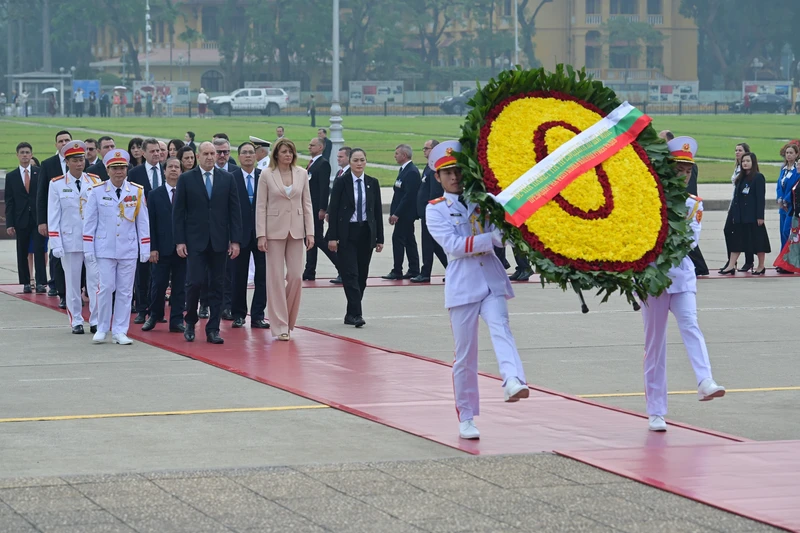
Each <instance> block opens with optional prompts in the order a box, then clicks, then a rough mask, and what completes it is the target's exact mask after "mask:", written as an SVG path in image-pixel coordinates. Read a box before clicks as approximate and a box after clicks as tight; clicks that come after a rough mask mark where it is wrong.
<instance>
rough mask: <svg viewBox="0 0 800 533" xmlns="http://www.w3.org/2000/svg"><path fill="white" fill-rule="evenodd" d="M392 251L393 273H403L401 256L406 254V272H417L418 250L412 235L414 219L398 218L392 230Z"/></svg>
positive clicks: (413, 273) (415, 273)
mask: <svg viewBox="0 0 800 533" xmlns="http://www.w3.org/2000/svg"><path fill="white" fill-rule="evenodd" d="M392 252H393V254H394V273H395V274H397V275H398V276H402V275H403V257H404V256H408V273H409V274H411V275H413V276H416V275H417V274H419V250H417V239H416V237H414V219H412V218H410V217H408V218H400V219H398V220H397V222H396V223H395V225H394V231H393V232H392Z"/></svg>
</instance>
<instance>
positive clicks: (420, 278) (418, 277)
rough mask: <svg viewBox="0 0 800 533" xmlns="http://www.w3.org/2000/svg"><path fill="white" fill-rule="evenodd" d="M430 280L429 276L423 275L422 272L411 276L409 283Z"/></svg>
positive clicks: (428, 281)
mask: <svg viewBox="0 0 800 533" xmlns="http://www.w3.org/2000/svg"><path fill="white" fill-rule="evenodd" d="M430 282H431V278H430V276H423V275H422V274H420V275H419V276H414V277H413V278H411V283H430Z"/></svg>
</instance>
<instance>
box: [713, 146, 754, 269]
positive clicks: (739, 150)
mask: <svg viewBox="0 0 800 533" xmlns="http://www.w3.org/2000/svg"><path fill="white" fill-rule="evenodd" d="M749 151H750V145H749V144H747V143H739V144H737V145H736V148H735V150H734V156H735V157H736V160H735V162H734V164H733V174H731V184H732V185H733V186H734V187H733V188H734V194H735V193H736V185H735V184H736V176H738V175H739V172H741V171H742V166H741V162H742V156H743V155H744V154H746V153H748V152H749ZM732 206H733V198H731V204H730V205H729V206H728V218H726V219H725V228H724V229H723V230H722V231H723V234H724V235H725V236H726V237H725V243H726V245H727V242H728V238H727V235H728V234H729V233H730V232H731V231H733V222H731V207H732ZM727 252H728V255H727V257H730V256H731V249H730V248H728V249H727ZM744 261H745V263H744V266H743V267H742V268H741V269H740V270H739V272H747V271H748V270H750V269H752V268H753V254H751V253H745V254H744ZM728 266H729V264H728V263H725V266H724V267H722V268H720V269H719V272H720V273H722V271H723V270H727V269H728ZM733 266H734V268H735V267H736V266H737V265H736V264H734V265H733Z"/></svg>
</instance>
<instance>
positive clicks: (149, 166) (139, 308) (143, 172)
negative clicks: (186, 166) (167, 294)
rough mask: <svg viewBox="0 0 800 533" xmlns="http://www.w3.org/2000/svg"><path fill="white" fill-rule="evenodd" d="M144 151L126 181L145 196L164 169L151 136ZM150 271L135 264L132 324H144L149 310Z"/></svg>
mask: <svg viewBox="0 0 800 533" xmlns="http://www.w3.org/2000/svg"><path fill="white" fill-rule="evenodd" d="M142 150H143V151H144V164H143V165H137V166H135V167H133V168H132V169H130V170H129V171H128V181H129V182H131V183H136V184H137V185H141V186H142V187H143V188H144V194H145V197H146V198H149V197H150V192H151V191H153V190H155V189H157V188H159V187H161V185H163V184H164V169H163V168H162V167H161V163H160V162H159V159H160V158H161V147H160V146H159V144H158V141H157V140H156V139H153V138H149V139H145V140H144V142H143V143H142ZM150 272H151V263H139V264H138V265H137V266H136V284H135V285H134V290H133V300H134V302H135V303H136V318H134V319H133V323H134V324H144V323H145V321H146V320H147V315H148V314H149V312H150Z"/></svg>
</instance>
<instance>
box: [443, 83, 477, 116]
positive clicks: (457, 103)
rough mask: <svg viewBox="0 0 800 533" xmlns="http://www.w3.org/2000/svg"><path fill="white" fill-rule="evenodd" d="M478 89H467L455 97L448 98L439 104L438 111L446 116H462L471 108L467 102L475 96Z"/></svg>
mask: <svg viewBox="0 0 800 533" xmlns="http://www.w3.org/2000/svg"><path fill="white" fill-rule="evenodd" d="M476 92H478V89H467V90H466V91H464V92H462V93H461V94H459V95H457V96H448V97H447V98H445V99H444V100H442V101H441V102H440V103H439V109H441V110H442V111H444V112H445V113H447V114H448V115H463V114H464V112H465V111H467V110H468V109H470V108H471V107H472V106H471V105H469V103H468V102H469V101H470V100H471V99H472V97H473V96H475V93H476Z"/></svg>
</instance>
